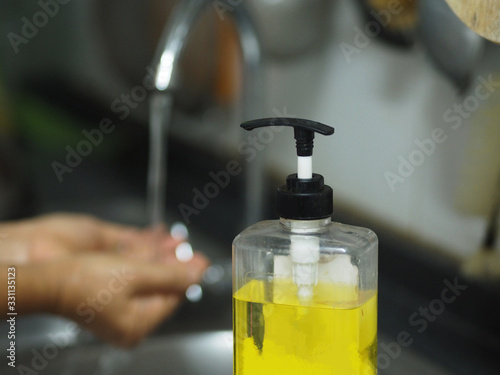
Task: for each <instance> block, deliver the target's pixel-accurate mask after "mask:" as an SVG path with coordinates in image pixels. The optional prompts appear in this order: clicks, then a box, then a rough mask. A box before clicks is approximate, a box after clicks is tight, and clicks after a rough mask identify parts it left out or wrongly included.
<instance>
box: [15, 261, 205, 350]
mask: <svg viewBox="0 0 500 375" xmlns="http://www.w3.org/2000/svg"><path fill="white" fill-rule="evenodd" d="M207 265H208V262H207V260H206V259H205V258H204V257H203V256H201V255H200V254H196V255H195V256H194V257H193V259H192V260H191V261H190V262H187V263H181V262H169V263H168V264H161V263H150V262H146V261H140V260H132V259H126V258H120V257H118V256H113V255H107V254H86V255H77V256H73V257H61V258H58V259H55V260H51V261H44V262H39V263H31V264H28V265H25V266H21V267H19V270H18V272H17V273H18V275H17V280H18V282H17V283H18V289H19V290H20V291H21V290H30V291H31V293H29V294H30V296H31V297H30V298H29V299H28V300H26V298H23V297H21V296H20V295H19V297H18V309H19V311H20V312H30V311H33V310H36V311H40V310H41V311H46V312H51V313H55V314H58V315H62V316H65V317H67V318H70V319H72V320H74V321H76V322H78V323H80V325H81V326H82V327H83V328H88V329H89V330H91V331H92V332H94V333H95V334H96V335H97V336H98V337H100V338H102V339H103V340H106V341H109V342H111V343H113V344H115V345H120V346H131V345H134V344H136V343H137V342H139V341H140V340H141V339H142V338H144V336H146V335H147V334H148V333H149V332H151V331H152V330H153V329H154V328H155V327H156V326H157V325H158V324H159V323H160V322H161V321H162V320H163V319H165V318H167V317H169V316H170V315H171V314H172V313H173V311H174V310H175V308H176V307H177V306H178V305H179V303H180V302H181V301H182V299H183V295H184V293H185V290H186V289H187V288H188V287H189V286H190V285H192V284H194V283H197V282H198V281H199V280H200V278H201V275H202V272H203V270H204V269H205V268H206V267H207ZM25 297H26V296H25Z"/></svg>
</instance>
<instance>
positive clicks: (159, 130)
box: [147, 92, 173, 255]
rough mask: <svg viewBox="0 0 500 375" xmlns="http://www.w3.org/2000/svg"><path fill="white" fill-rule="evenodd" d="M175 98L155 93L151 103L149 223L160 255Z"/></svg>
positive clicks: (155, 248)
mask: <svg viewBox="0 0 500 375" xmlns="http://www.w3.org/2000/svg"><path fill="white" fill-rule="evenodd" d="M172 102H173V98H172V95H170V94H169V93H167V92H156V93H154V94H152V96H151V98H150V103H149V127H150V130H149V134H150V135H149V137H150V138H149V139H150V144H149V167H148V187H147V214H148V220H149V226H150V227H151V228H153V230H154V231H155V232H156V234H155V235H154V239H153V247H154V251H155V254H156V255H158V251H159V249H158V246H159V244H158V238H159V237H160V233H161V231H162V230H163V227H164V225H165V195H166V193H167V140H168V139H167V137H168V129H169V124H170V121H171V115H172Z"/></svg>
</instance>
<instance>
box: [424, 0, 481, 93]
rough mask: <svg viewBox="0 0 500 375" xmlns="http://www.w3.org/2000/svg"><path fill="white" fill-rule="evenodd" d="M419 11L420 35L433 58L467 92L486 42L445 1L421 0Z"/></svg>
mask: <svg viewBox="0 0 500 375" xmlns="http://www.w3.org/2000/svg"><path fill="white" fill-rule="evenodd" d="M419 8H420V14H419V17H420V21H419V34H420V38H421V40H422V42H423V43H424V46H425V48H426V49H427V51H428V53H429V56H430V57H431V59H432V60H433V61H434V63H435V64H436V66H437V67H438V68H439V69H440V70H441V71H442V72H443V73H444V74H445V75H446V76H448V78H450V79H451V80H452V81H453V83H454V84H455V85H456V86H458V88H459V89H461V90H462V91H465V90H466V89H467V88H468V86H469V84H470V82H471V79H472V78H473V75H474V70H475V67H476V65H477V63H478V61H479V59H480V57H481V56H482V52H483V46H484V40H483V39H482V38H481V37H480V36H479V35H477V34H476V33H475V32H473V31H472V30H470V29H469V28H468V27H467V26H465V25H464V24H463V23H462V21H460V19H458V17H457V16H456V15H455V14H454V13H453V11H452V10H451V9H450V7H449V6H448V4H447V3H446V1H445V0H421V1H420V5H419Z"/></svg>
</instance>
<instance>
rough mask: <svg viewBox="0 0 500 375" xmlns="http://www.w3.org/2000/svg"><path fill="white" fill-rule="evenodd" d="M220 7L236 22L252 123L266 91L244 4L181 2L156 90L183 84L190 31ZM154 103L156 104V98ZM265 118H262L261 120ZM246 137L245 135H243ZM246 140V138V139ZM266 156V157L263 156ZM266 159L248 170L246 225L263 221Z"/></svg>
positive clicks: (162, 46) (162, 48) (159, 61)
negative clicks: (204, 15) (181, 69)
mask: <svg viewBox="0 0 500 375" xmlns="http://www.w3.org/2000/svg"><path fill="white" fill-rule="evenodd" d="M216 3H218V4H219V5H221V6H223V8H224V10H225V13H224V15H228V16H230V17H232V18H233V19H234V21H235V24H236V27H237V30H238V35H239V42H240V48H241V52H242V56H243V64H244V77H243V93H242V103H241V108H242V117H243V120H250V119H252V118H254V117H256V115H262V108H263V102H262V100H263V89H262V83H263V80H262V77H261V59H262V55H261V48H260V42H259V39H258V35H257V32H256V28H255V26H254V24H253V22H252V19H251V17H250V15H249V12H248V10H247V8H246V6H245V4H244V2H243V1H234V0H222V1H218V2H214V1H213V0H181V1H179V2H178V5H177V6H176V8H175V9H174V12H173V13H172V15H171V17H170V19H169V21H168V22H167V25H166V27H165V29H164V31H163V34H162V37H161V40H160V43H159V45H158V48H157V51H156V55H155V58H154V61H153V68H154V69H156V76H155V86H156V89H157V91H158V92H160V93H169V94H172V93H173V92H175V89H176V88H177V85H178V84H179V82H178V81H179V79H178V77H179V73H178V69H179V63H180V57H181V55H182V53H183V51H184V48H185V46H186V44H187V41H188V36H189V33H190V31H191V30H192V29H193V25H194V24H195V22H197V20H198V18H199V16H200V15H201V14H202V12H203V11H205V10H206V9H207V8H208V6H209V5H211V4H213V5H214V6H215V4H216ZM153 100H155V99H154V98H153ZM260 117H262V116H260ZM242 133H243V132H242ZM242 137H243V135H242ZM261 156H262V155H261ZM262 164H263V158H262V157H257V158H255V159H254V160H253V161H252V162H250V163H249V164H248V165H247V166H246V167H245V173H246V176H245V177H246V184H245V190H246V191H245V223H244V224H250V223H255V222H257V221H258V220H261V219H262V218H261V214H262V202H263V200H262V197H263V165H262Z"/></svg>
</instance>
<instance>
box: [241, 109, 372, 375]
mask: <svg viewBox="0 0 500 375" xmlns="http://www.w3.org/2000/svg"><path fill="white" fill-rule="evenodd" d="M241 126H242V127H243V128H244V129H246V130H252V129H255V128H260V127H265V126H290V127H293V128H294V133H295V140H296V147H297V155H298V173H297V174H291V175H289V176H288V177H287V179H286V184H285V185H284V186H282V187H280V188H279V189H278V195H277V212H278V215H279V220H270V221H262V222H259V223H257V224H254V225H252V226H251V227H249V228H247V229H246V230H244V231H243V232H242V233H240V234H239V235H238V236H237V237H236V238H235V239H234V241H233V332H234V362H233V366H234V375H268V374H269V375H276V374H286V375H322V374H325V375H326V374H340V375H358V374H359V375H372V374H376V373H377V369H376V363H377V359H376V358H377V277H378V272H377V261H378V240H377V236H376V235H375V233H373V232H372V231H371V230H369V229H366V228H360V227H354V226H350V225H345V224H340V223H335V222H332V221H331V215H332V213H333V198H332V196H333V193H332V189H331V188H330V187H329V186H327V185H325V184H324V179H323V176H321V175H319V174H313V173H312V160H311V159H312V151H313V139H314V134H315V133H319V134H322V135H331V134H333V131H334V129H333V128H331V127H329V126H327V125H323V124H320V123H317V122H314V121H309V120H303V119H296V118H273V119H260V120H255V121H249V122H245V123H243V124H242V125H241Z"/></svg>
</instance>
